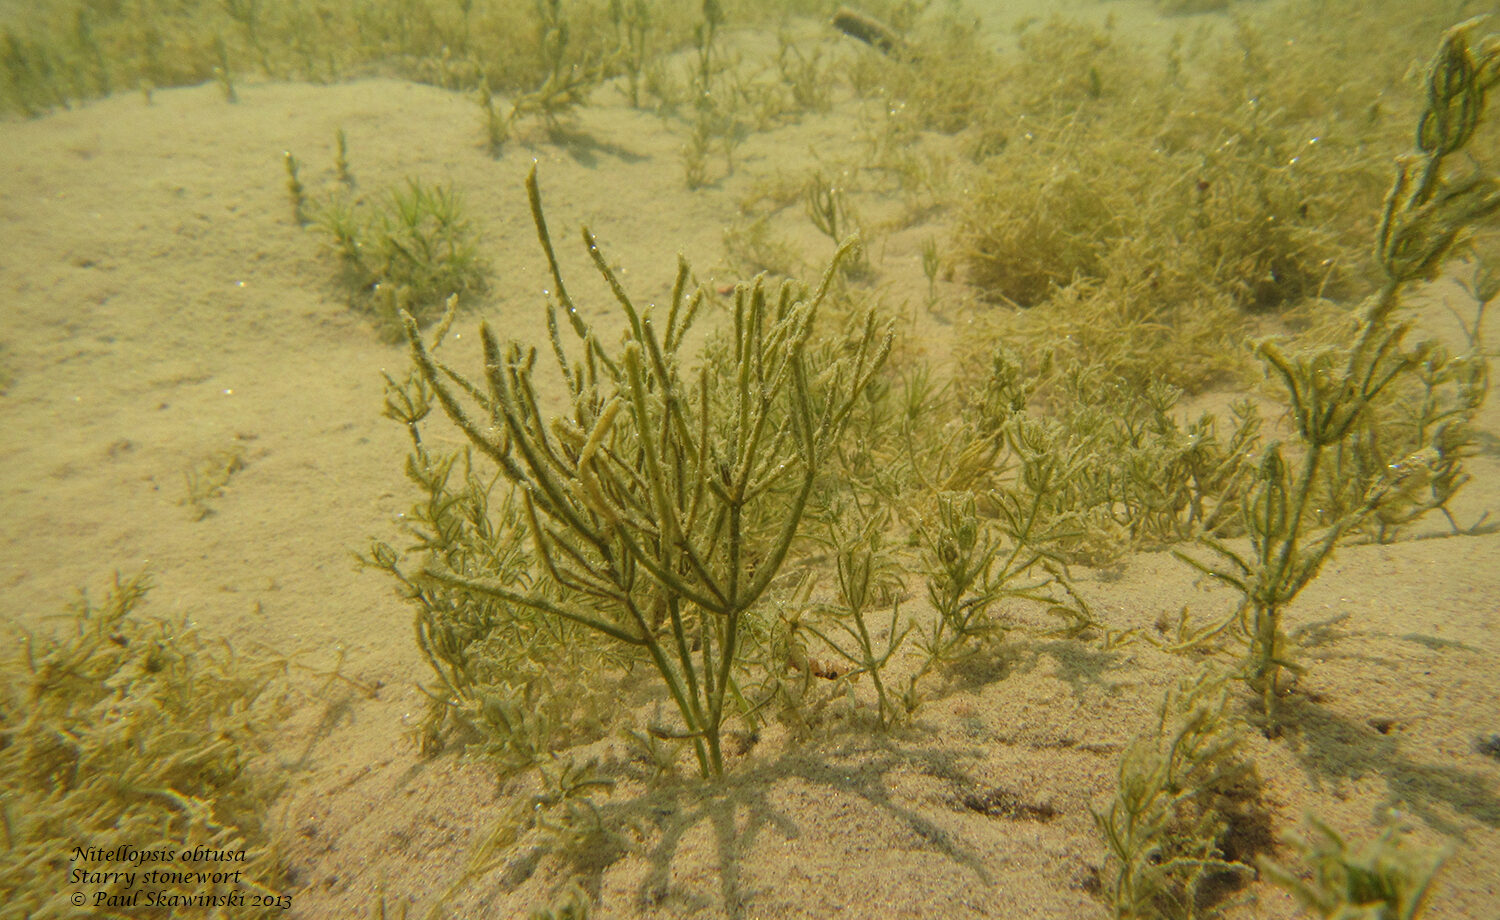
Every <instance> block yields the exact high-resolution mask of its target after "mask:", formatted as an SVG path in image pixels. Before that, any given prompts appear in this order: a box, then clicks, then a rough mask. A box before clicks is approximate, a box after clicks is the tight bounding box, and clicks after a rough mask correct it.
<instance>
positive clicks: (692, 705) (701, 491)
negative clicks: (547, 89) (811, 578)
mask: <svg viewBox="0 0 1500 920" xmlns="http://www.w3.org/2000/svg"><path fill="white" fill-rule="evenodd" d="M527 191H528V194H529V196H530V200H531V210H532V218H533V220H534V222H535V224H536V229H537V234H538V237H539V240H540V242H541V245H542V249H543V251H544V253H545V254H546V256H547V262H548V265H549V266H550V267H551V271H552V276H553V281H554V283H555V288H554V290H555V291H556V296H557V300H558V302H559V304H560V305H561V307H562V308H563V310H564V312H565V315H566V317H567V319H568V322H569V324H570V326H571V327H572V329H573V331H574V333H575V334H576V335H577V337H578V339H579V341H580V343H581V345H582V349H583V354H582V357H581V358H580V359H579V360H577V361H569V359H568V357H567V354H566V351H565V349H564V346H563V342H562V338H561V336H560V334H559V332H558V323H557V311H556V309H555V307H554V306H552V305H550V304H549V306H548V328H549V329H550V330H551V333H552V343H551V344H552V350H553V354H554V356H555V358H556V359H557V364H558V368H559V370H560V372H561V374H562V377H563V379H564V380H565V382H566V384H567V389H568V393H569V396H570V399H571V406H570V408H569V410H568V412H567V413H566V414H564V415H556V416H550V417H549V416H547V415H546V414H544V412H543V411H542V409H541V405H540V402H539V400H538V398H537V393H536V388H535V385H534V383H533V373H534V370H535V365H536V356H537V355H536V350H535V349H534V348H525V347H522V346H521V345H519V344H514V343H512V344H509V345H502V344H501V342H500V341H499V339H498V338H497V337H496V336H495V333H494V331H493V330H492V329H490V328H489V327H488V325H484V326H482V327H481V330H480V337H481V339H482V341H483V343H484V353H485V379H484V382H483V384H480V383H476V382H474V381H471V380H469V379H467V378H465V377H463V376H462V375H460V374H458V373H457V372H456V371H454V370H452V369H451V368H449V367H447V366H446V365H444V364H442V363H440V362H439V361H438V360H437V359H436V358H435V357H434V356H433V354H432V349H431V346H429V345H428V344H426V343H424V342H423V340H422V337H421V334H420V332H419V330H418V328H417V324H416V321H415V320H414V319H413V318H411V317H409V316H408V318H407V320H406V329H407V337H408V340H409V341H410V343H411V350H412V358H413V361H414V363H415V366H416V368H417V370H418V372H419V373H420V375H421V377H422V378H423V380H424V381H425V385H426V386H427V387H430V388H431V391H432V393H433V394H434V396H435V397H436V400H437V402H438V404H439V405H441V406H442V408H443V410H444V412H445V413H446V414H447V415H448V417H449V418H450V419H451V420H452V421H453V422H454V423H455V424H456V425H457V426H458V427H459V428H460V430H462V431H463V433H464V434H465V436H467V438H468V439H469V441H470V442H471V443H472V444H473V446H474V447H475V449H476V450H477V451H479V453H481V454H482V455H484V456H486V457H488V458H489V459H490V460H491V461H493V462H494V463H495V464H496V465H497V466H498V467H499V469H500V472H501V474H502V475H503V476H504V477H505V478H506V479H508V480H509V481H510V482H511V483H513V484H514V485H515V486H517V487H518V488H519V490H520V494H521V497H522V500H523V502H524V508H525V520H526V528H527V531H528V533H529V534H530V536H531V539H532V542H533V545H534V547H535V550H534V552H535V555H536V557H537V559H538V562H539V568H540V569H541V571H542V572H543V573H545V575H546V577H547V578H548V579H549V580H550V583H551V584H553V585H555V586H556V587H557V588H558V590H556V591H552V592H547V591H543V590H538V589H535V588H533V589H531V590H527V589H523V588H520V587H517V586H514V585H509V584H505V583H504V582H502V581H500V580H497V579H488V578H482V577H475V576H472V575H466V574H461V573H458V572H455V571H453V570H452V568H450V567H448V566H446V565H445V564H443V562H442V561H441V560H438V559H433V560H431V561H430V562H429V564H428V566H427V568H426V569H425V571H424V573H423V575H422V576H421V580H422V581H424V582H426V583H429V584H437V585H444V586H447V587H449V588H453V589H456V590H460V591H466V592H470V593H472V594H474V595H480V596H488V597H493V598H496V599H499V600H502V601H505V602H507V603H511V604H516V605H520V606H523V607H528V608H531V609H534V610H536V611H538V612H540V613H543V614H546V615H549V616H553V617H557V618H560V619H563V620H567V621H570V622H573V623H577V624H579V625H582V626H584V627H587V628H589V629H591V630H594V631H596V632H597V633H600V634H602V635H603V636H606V637H608V638H610V639H612V640H615V641H616V642H618V643H620V644H621V645H623V646H625V647H626V648H628V649H633V650H638V651H639V652H643V653H644V654H645V655H646V656H647V657H648V658H649V660H650V662H651V664H652V666H653V667H654V668H655V669H656V671H657V673H658V674H659V675H660V677H661V680H662V683H663V684H664V686H665V688H666V690H667V692H668V694H669V695H670V697H671V698H672V701H673V703H674V704H675V705H676V707H677V711H678V714H679V716H680V717H681V720H682V724H681V725H680V726H679V727H675V728H672V727H658V728H657V729H655V730H656V731H657V732H658V733H659V734H662V735H667V736H677V737H682V738H686V739H690V740H691V742H692V744H693V748H694V752H695V754H696V756H697V760H698V766H699V770H700V772H701V773H702V774H703V775H704V776H714V775H718V774H720V773H722V772H723V769H724V758H723V752H722V749H721V744H720V732H721V726H722V724H723V722H724V719H725V717H726V715H727V707H728V706H730V705H731V704H733V702H734V699H735V696H736V693H737V691H736V690H735V686H734V683H735V677H734V675H735V669H736V667H737V666H738V662H739V658H738V656H739V652H740V628H741V622H742V619H743V617H744V616H745V613H746V611H747V610H749V609H750V607H751V606H752V605H754V604H755V603H756V601H757V600H758V599H759V598H760V597H761V596H762V595H763V594H764V593H765V591H766V589H767V587H768V586H769V585H770V583H771V580H772V579H773V578H774V577H775V576H776V574H777V572H778V570H779V569H780V567H781V564H782V562H783V561H784V560H785V559H786V556H787V552H788V550H789V549H790V548H791V545H792V542H793V541H794V540H795V539H796V538H797V536H798V534H799V533H800V530H801V523H802V517H803V513H804V511H805V510H806V508H807V505H808V499H809V496H810V495H811V492H812V489H813V485H814V483H815V482H816V481H817V479H818V475H819V472H820V470H821V469H822V467H823V465H824V462H825V461H826V459H827V458H828V457H829V456H830V454H831V452H832V450H833V447H834V445H835V443H836V442H837V440H838V439H839V437H840V436H841V434H842V432H843V429H844V426H845V424H846V422H847V420H848V418H849V415H850V412H851V410H852V408H853V406H854V403H855V400H856V398H857V397H858V395H859V394H860V393H861V392H862V391H863V389H864V388H865V386H867V385H868V383H869V381H870V380H871V378H872V377H873V376H874V374H875V373H876V372H877V371H878V370H879V368H880V366H881V365H882V364H883V363H884V361H885V358H886V355H887V354H888V353H889V349H890V335H889V333H888V332H882V330H881V329H880V328H879V325H878V324H877V322H876V320H875V316H874V313H873V312H871V313H870V314H869V315H867V317H866V321H865V323H864V324H863V327H862V330H861V332H860V333H859V334H858V335H857V336H856V337H855V339H854V340H853V341H852V342H849V343H848V344H847V347H846V348H845V350H844V353H843V355H842V357H840V358H838V359H837V360H835V361H833V362H831V363H829V364H826V365H821V366H816V367H815V366H814V365H813V364H812V363H811V362H810V360H809V355H808V349H809V341H810V340H811V338H812V337H813V332H814V325H815V322H816V319H817V316H818V311H819V307H820V306H821V305H822V304H823V301H824V299H825V298H826V297H827V295H828V289H829V285H830V283H831V281H832V278H833V273H834V271H835V270H836V269H837V266H838V262H839V260H840V259H841V258H843V257H844V256H845V255H846V254H847V252H848V250H849V249H850V248H851V247H852V245H853V244H852V243H846V244H845V245H844V246H842V247H841V248H840V250H839V252H838V254H837V255H836V256H835V258H834V260H833V262H832V263H831V264H830V265H829V267H828V270H827V271H826V272H825V273H824V277H823V280H822V283H821V284H820V285H819V287H818V288H817V290H816V291H814V292H811V293H809V292H808V291H807V290H806V289H805V288H804V287H802V286H801V285H798V284H796V283H794V282H790V281H788V282H783V283H782V284H781V285H780V286H779V288H777V289H776V290H775V291H774V292H773V291H770V290H768V289H767V286H766V284H765V283H764V281H762V280H756V281H755V282H752V283H749V284H741V285H740V286H739V287H738V288H737V289H736V292H735V304H734V312H733V325H732V329H731V330H730V335H729V339H728V341H727V342H726V343H725V347H724V348H723V349H721V350H720V351H719V353H718V356H717V358H716V359H715V358H713V357H712V356H711V359H710V360H709V361H708V362H706V363H705V364H704V365H703V366H701V367H700V368H699V369H698V371H697V372H696V373H695V374H693V375H691V376H690V377H686V379H685V374H684V371H683V369H682V367H681V359H680V357H679V352H680V349H681V347H682V344H683V341H684V337H685V335H686V333H687V330H688V328H689V327H690V326H691V325H692V323H693V320H694V319H695V318H696V316H697V313H698V308H699V306H700V305H701V303H702V301H703V296H704V295H703V293H702V292H701V291H699V292H696V293H690V290H689V284H688V279H689V271H688V268H687V265H686V264H685V263H683V264H680V265H679V268H678V272H677V279H676V282H675V284H674V285H673V293H672V299H671V305H670V307H669V308H668V311H667V316H666V320H665V323H664V324H662V323H661V322H660V320H659V318H658V317H655V316H653V315H652V314H651V313H650V312H649V311H647V312H646V313H644V314H643V313H642V312H641V311H639V310H638V309H637V308H636V307H635V304H634V303H633V301H632V300H631V299H630V297H629V295H628V294H627V293H626V292H625V290H624V288H623V287H622V286H621V285H620V283H619V279H618V278H617V277H616V275H615V273H614V271H613V270H612V269H611V268H610V267H609V265H608V263H607V262H606V261H605V259H604V256H603V255H602V253H601V252H600V250H599V247H598V245H597V243H596V242H595V240H594V237H593V235H592V234H590V233H589V232H588V231H587V230H585V231H584V234H583V236H584V243H585V245H586V247H587V249H588V251H589V254H590V255H591V256H592V257H593V260H594V264H595V267H596V268H597V269H598V271H599V273H600V275H601V276H602V277H603V278H604V280H605V281H606V282H607V283H608V284H609V286H610V289H611V290H612V291H613V293H614V296H615V300H616V302H617V303H618V305H619V306H620V308H621V309H622V310H623V311H624V313H625V315H626V318H627V320H628V322H629V331H628V333H627V335H626V341H625V344H624V346H623V347H622V348H620V349H619V350H617V351H615V352H613V353H612V352H610V351H609V350H607V349H606V348H605V347H604V345H603V344H602V343H601V342H600V340H599V338H598V336H597V335H595V334H594V332H593V331H592V330H591V329H590V328H589V326H588V325H587V323H585V321H584V320H583V317H582V315H581V314H580V313H579V311H578V310H577V308H576V307H575V305H574V303H573V301H572V299H571V298H570V297H569V295H568V292H567V286H566V284H565V283H564V281H563V278H562V275H561V272H560V270H559V269H558V265H557V260H556V258H555V256H554V254H553V247H552V240H551V237H550V235H549V233H548V231H547V224H546V220H545V218H544V217H543V213H542V203H541V193H540V191H539V188H538V186H537V182H536V173H535V170H533V172H532V173H531V175H530V176H529V177H528V179H527ZM466 403H467V404H468V406H473V407H476V408H477V409H478V410H479V411H480V412H481V413H482V415H480V416H477V417H476V416H475V414H474V409H473V408H469V407H467V406H466V405H465V404H466ZM478 418H483V419H485V420H487V421H486V422H480V421H478V420H477V419H478Z"/></svg>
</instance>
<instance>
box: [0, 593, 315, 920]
mask: <svg viewBox="0 0 1500 920" xmlns="http://www.w3.org/2000/svg"><path fill="white" fill-rule="evenodd" d="M149 586H150V583H149V581H148V579H147V578H146V577H145V576H143V575H140V576H135V577H133V578H124V577H121V576H116V578H115V582H114V585H113V587H112V588H111V589H110V591H109V593H108V595H107V596H106V597H105V598H104V599H103V600H102V601H100V602H97V603H95V602H92V601H90V600H89V599H87V598H83V599H81V600H80V601H79V602H78V603H77V604H76V605H75V607H74V609H73V610H72V612H71V614H70V616H68V617H67V620H66V627H65V628H64V629H62V630H59V631H58V632H57V633H56V634H40V635H34V634H30V633H21V634H20V635H16V636H13V637H12V639H13V641H12V642H11V643H9V646H10V654H9V655H8V657H7V659H6V660H5V661H4V663H3V668H0V738H3V743H0V817H3V819H4V820H3V824H4V829H5V846H4V847H3V848H0V870H3V871H0V899H3V900H4V902H5V905H6V909H7V912H8V914H9V915H13V916H28V917H67V916H77V915H78V912H77V911H76V909H75V908H76V905H77V904H78V903H80V902H78V901H76V900H69V896H70V895H73V894H75V892H78V891H81V890H88V891H89V892H90V893H91V896H95V897H97V898H98V900H95V901H93V902H91V904H90V906H91V907H93V908H95V909H94V910H92V911H90V914H91V915H94V916H124V915H125V914H124V913H122V912H113V911H107V910H103V909H102V908H105V907H123V906H125V905H126V904H128V903H129V901H128V900H122V901H108V903H106V900H107V899H109V898H114V897H119V898H123V899H128V898H129V897H130V896H131V890H132V887H133V884H134V883H133V881H132V880H133V879H140V878H144V877H145V874H146V873H148V872H154V873H157V877H159V879H160V880H159V883H157V884H146V883H144V882H143V883H142V884H141V885H139V886H135V888H136V891H135V895H136V897H139V894H140V890H141V889H142V888H150V889H151V890H152V891H153V892H154V893H155V894H156V896H157V897H158V899H159V901H160V903H162V904H171V903H183V904H190V903H191V904H194V905H195V907H197V908H206V909H204V910H203V912H202V915H203V916H209V917H231V916H233V917H239V916H245V917H272V916H278V915H280V914H281V913H282V911H283V910H284V909H285V907H286V906H287V905H286V904H285V903H283V902H282V895H281V894H280V892H281V891H282V889H283V886H284V884H285V881H286V880H285V878H284V868H285V867H284V865H283V863H282V861H281V858H280V856H279V854H278V850H277V846H276V841H275V832H274V828H273V825H274V822H273V820H272V816H271V814H270V808H271V805H272V803H273V802H274V801H275V799H276V797H277V795H278V794H279V793H280V791H281V788H282V784H283V782H284V777H282V776H281V775H280V773H279V772H278V771H277V770H276V769H274V764H273V760H272V758H271V756H270V755H269V754H268V752H267V751H268V746H269V740H270V735H271V726H272V724H273V722H274V721H275V719H276V718H277V714H278V712H279V711H280V700H279V697H280V695H281V694H283V693H284V692H285V690H286V688H285V686H284V683H283V680H282V679H283V677H284V674H285V667H286V665H285V662H284V661H281V660H279V659H275V658H270V657H265V656H256V655H245V654H243V653H239V652H236V650H235V649H233V648H232V647H231V646H229V645H228V644H227V643H221V642H217V641H214V640H211V639H209V638H208V637H206V636H204V635H202V634H201V633H199V631H198V630H197V629H195V628H193V627H192V626H191V625H190V624H188V623H187V622H185V621H180V620H164V619H145V618H143V617H142V616H141V615H140V614H138V613H137V612H136V608H137V607H138V606H139V605H140V604H141V602H142V600H143V599H144V597H145V595H146V592H147V590H148V588H149ZM79 849H82V850H85V851H86V852H85V853H84V855H83V856H81V857H80V856H79V855H77V851H78V850H79ZM142 851H149V852H148V853H147V855H146V856H145V857H138V855H137V854H140V853H141V852H142ZM195 851H196V852H198V853H204V854H205V855H203V856H202V858H201V859H200V858H199V857H197V856H194V855H192V854H193V853H194V852H195ZM210 853H211V854H215V855H206V854H210ZM69 854H74V855H73V856H72V857H71V858H70V857H69ZM90 854H97V855H90ZM222 854H229V855H222ZM75 870H78V871H86V872H97V873H100V874H99V876H98V877H97V878H98V879H102V880H103V881H100V882H98V883H97V884H88V885H86V886H85V888H78V887H74V886H73V885H70V884H69V880H70V879H72V878H73V876H72V874H71V873H72V872H73V871H75ZM199 870H202V871H204V872H209V873H219V872H227V873H228V875H232V876H233V877H232V878H229V877H228V876H225V877H215V878H214V880H213V882H212V883H211V884H205V883H204V882H203V881H201V880H200V879H199V878H198V877H197V875H196V873H197V871H199ZM127 873H128V876H127ZM179 876H180V878H179ZM232 893H233V894H237V895H238V897H239V898H240V901H239V902H238V904H236V905H233V906H231V905H230V904H229V902H228V901H227V900H224V901H220V902H219V906H217V907H215V906H214V905H213V904H212V903H209V902H196V901H191V900H183V901H180V902H173V901H170V900H166V899H167V898H174V897H175V898H184V899H193V898H197V897H199V896H203V895H213V896H217V897H221V898H227V896H229V895H230V894H232Z"/></svg>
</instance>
